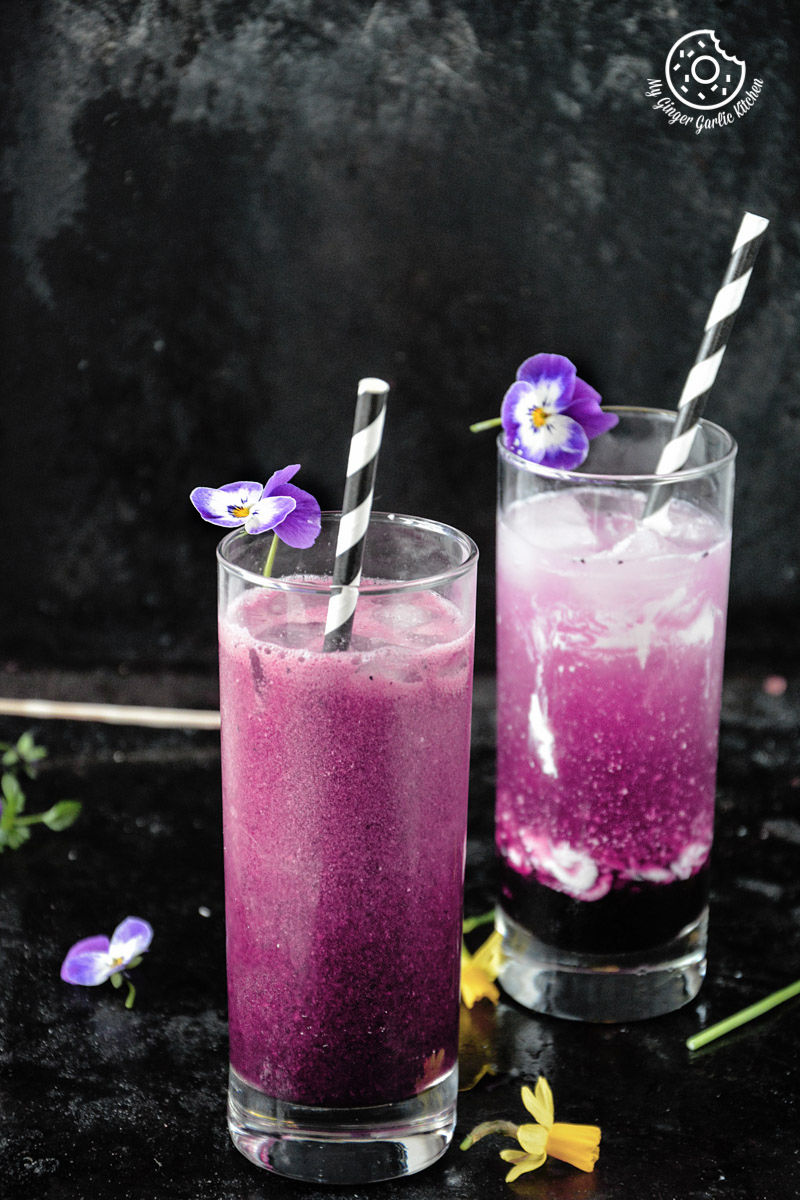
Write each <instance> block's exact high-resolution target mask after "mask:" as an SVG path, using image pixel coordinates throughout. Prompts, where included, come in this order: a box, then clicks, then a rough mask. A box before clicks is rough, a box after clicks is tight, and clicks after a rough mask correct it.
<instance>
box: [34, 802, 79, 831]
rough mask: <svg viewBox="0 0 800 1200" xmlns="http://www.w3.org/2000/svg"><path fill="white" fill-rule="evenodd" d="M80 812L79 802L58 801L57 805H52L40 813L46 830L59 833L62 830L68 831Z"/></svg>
mask: <svg viewBox="0 0 800 1200" xmlns="http://www.w3.org/2000/svg"><path fill="white" fill-rule="evenodd" d="M80 811H81V802H80V800H59V802H58V804H54V805H53V807H52V808H49V809H48V810H47V812H44V813H42V821H43V822H44V824H45V825H46V826H47V828H48V829H52V830H54V831H55V832H56V833H60V832H61V830H62V829H68V828H69V826H70V825H72V824H73V822H74V821H76V820H77V819H78V816H79V815H80Z"/></svg>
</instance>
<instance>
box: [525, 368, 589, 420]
mask: <svg viewBox="0 0 800 1200" xmlns="http://www.w3.org/2000/svg"><path fill="white" fill-rule="evenodd" d="M576 377H577V372H576V370H575V364H574V363H571V362H570V360H569V359H568V358H564V356H563V355H562V354H534V355H533V357H532V358H526V359H525V362H524V363H522V365H521V366H520V368H519V370H518V371H517V379H521V380H524V381H525V382H526V383H529V384H532V385H533V386H534V387H535V389H536V392H537V396H541V397H543V398H545V397H546V398H547V401H548V403H547V405H544V407H549V408H550V411H552V412H563V411H564V409H565V408H566V407H567V405H568V404H569V402H570V400H571V399H572V393H573V389H574V387H575V379H576Z"/></svg>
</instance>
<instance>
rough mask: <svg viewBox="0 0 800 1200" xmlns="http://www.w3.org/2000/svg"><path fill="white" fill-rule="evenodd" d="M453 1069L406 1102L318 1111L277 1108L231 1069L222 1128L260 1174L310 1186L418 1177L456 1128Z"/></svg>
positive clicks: (279, 1103) (287, 1104)
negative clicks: (269, 1173)
mask: <svg viewBox="0 0 800 1200" xmlns="http://www.w3.org/2000/svg"><path fill="white" fill-rule="evenodd" d="M457 1093H458V1068H457V1067H453V1069H452V1070H451V1071H450V1073H449V1074H448V1075H446V1076H445V1077H444V1079H442V1080H440V1081H439V1082H438V1083H436V1084H434V1085H433V1086H432V1087H429V1088H426V1090H425V1091H424V1092H420V1093H419V1095H417V1096H413V1097H412V1098H411V1099H410V1100H399V1101H397V1102H396V1103H394V1104H379V1105H375V1106H374V1107H369V1108H321V1107H320V1108H317V1107H312V1106H310V1105H307V1104H294V1103H293V1102H291V1101H287V1100H275V1099H273V1098H272V1097H270V1096H266V1095H265V1094H264V1093H263V1092H261V1091H259V1090H258V1089H257V1088H254V1087H252V1086H251V1085H250V1084H249V1083H246V1082H245V1081H244V1080H243V1079H242V1078H241V1076H240V1075H237V1073H236V1072H235V1071H234V1070H233V1068H232V1067H231V1070H230V1078H229V1084H228V1128H229V1130H230V1135H231V1138H232V1140H233V1144H234V1146H236V1149H237V1150H239V1151H241V1153H242V1154H243V1155H244V1156H245V1158H249V1159H250V1161H251V1162H253V1163H255V1164H256V1166H258V1167H264V1168H265V1170H267V1171H274V1172H275V1173H276V1174H278V1175H286V1176H288V1177H289V1178H290V1179H302V1180H305V1181H307V1182H312V1183H334V1184H336V1183H338V1184H354V1183H376V1182H377V1181H378V1180H381V1179H397V1178H399V1177H400V1176H402V1175H413V1174H414V1173H415V1172H417V1171H422V1170H424V1168H425V1167H429V1166H430V1165H431V1164H432V1163H435V1162H436V1160H437V1159H438V1158H441V1156H442V1155H443V1154H444V1152H445V1150H446V1149H447V1147H448V1146H449V1144H450V1139H451V1138H452V1136H453V1130H454V1128H455V1123H456V1097H457Z"/></svg>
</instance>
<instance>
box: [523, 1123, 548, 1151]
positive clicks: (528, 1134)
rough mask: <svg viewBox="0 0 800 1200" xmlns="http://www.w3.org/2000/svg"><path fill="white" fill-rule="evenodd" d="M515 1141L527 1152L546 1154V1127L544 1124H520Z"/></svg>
mask: <svg viewBox="0 0 800 1200" xmlns="http://www.w3.org/2000/svg"><path fill="white" fill-rule="evenodd" d="M517 1141H518V1142H519V1144H520V1146H522V1149H523V1150H525V1151H526V1153H528V1154H546V1153H547V1150H548V1144H547V1129H546V1127H545V1126H544V1125H520V1127H519V1129H518V1130H517Z"/></svg>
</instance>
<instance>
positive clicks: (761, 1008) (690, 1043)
mask: <svg viewBox="0 0 800 1200" xmlns="http://www.w3.org/2000/svg"><path fill="white" fill-rule="evenodd" d="M793 996H800V979H798V980H796V981H795V982H794V983H790V984H789V986H788V987H785V988H781V989H780V991H777V992H771V993H770V995H769V996H765V997H764V999H763V1000H759V1001H758V1002H757V1003H756V1004H751V1005H750V1006H749V1007H748V1008H743V1009H742V1010H741V1011H740V1012H737V1013H734V1014H733V1016H732V1017H726V1019H725V1020H724V1021H718V1022H717V1024H716V1025H709V1027H708V1029H704V1030H703V1031H702V1033H696V1034H694V1036H693V1037H690V1038H687V1039H686V1045H687V1047H688V1049H689V1050H699V1049H700V1047H701V1046H706V1045H708V1043H709V1042H713V1041H716V1039H717V1038H720V1037H723V1036H724V1035H725V1034H726V1033H730V1032H731V1030H732V1029H738V1028H739V1026H740V1025H746V1024H747V1022H748V1021H753V1020H755V1018H756V1017H760V1016H763V1014H764V1013H766V1012H769V1010H770V1009H771V1008H775V1007H776V1006H777V1005H778V1004H783V1002H784V1001H785V1000H791V999H792V997H793Z"/></svg>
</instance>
